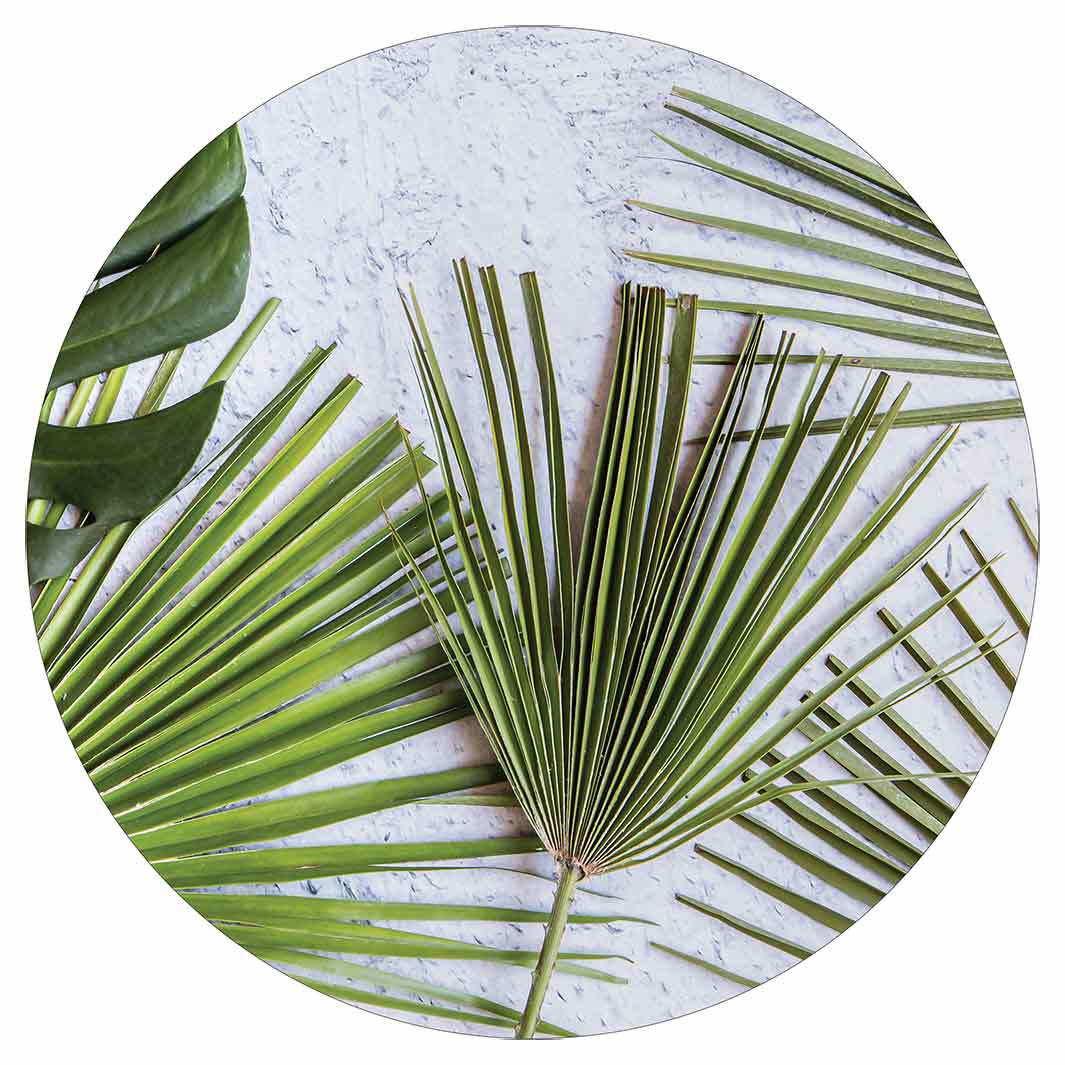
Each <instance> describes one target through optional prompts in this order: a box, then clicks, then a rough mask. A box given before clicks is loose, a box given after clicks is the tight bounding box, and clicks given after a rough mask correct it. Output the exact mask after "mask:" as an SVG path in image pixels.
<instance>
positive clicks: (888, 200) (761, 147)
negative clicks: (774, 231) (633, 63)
mask: <svg viewBox="0 0 1065 1065" xmlns="http://www.w3.org/2000/svg"><path fill="white" fill-rule="evenodd" d="M678 95H680V94H678ZM666 110H667V111H672V112H673V113H674V114H677V115H683V116H684V117H685V118H689V119H691V120H692V121H693V122H696V123H698V124H699V125H700V126H702V127H704V128H705V129H709V130H711V131H713V132H714V133H717V134H718V135H719V136H722V137H725V138H727V139H728V140H731V141H735V143H737V144H740V145H742V146H743V147H744V148H750V149H751V150H752V151H755V152H758V153H760V154H761V155H764V156H766V157H767V158H769V159H772V160H774V161H775V162H778V163H783V164H784V165H785V166H787V167H790V168H791V169H792V170H797V171H798V172H799V173H800V174H806V175H807V176H808V177H813V178H817V179H818V180H819V181H821V182H823V183H824V184H826V185H830V186H831V187H833V188H835V189H839V190H840V191H841V192H846V193H849V194H850V195H851V196H854V197H855V198H856V199H859V200H864V201H865V202H866V203H869V204H871V205H872V206H873V207H879V208H880V210H882V211H883V212H884V213H885V214H889V215H893V216H895V217H896V218H898V219H900V220H902V221H904V222H910V223H913V224H914V225H917V226H920V227H921V228H922V229H926V230H928V231H929V232H931V233H935V232H937V230H936V227H935V225H934V224H933V223H932V220H931V219H930V218H929V217H928V215H926V214H925V213H924V211H922V210H921V208H920V207H918V206H917V204H916V203H914V202H913V200H912V199H910V198H909V196H907V195H905V194H903V195H902V196H898V195H896V194H895V193H894V192H888V191H887V190H886V189H884V188H883V187H882V186H879V185H876V184H873V183H872V182H869V181H867V180H865V179H864V178H861V177H856V176H854V175H853V174H852V173H848V172H847V170H844V169H841V168H839V166H838V164H836V165H826V164H825V163H822V162H819V161H818V159H817V158H810V156H807V155H798V154H796V153H795V152H789V151H786V150H785V149H783V148H779V147H777V146H776V145H775V144H772V143H770V142H769V141H764V140H761V139H760V138H758V137H752V136H751V135H750V134H748V133H745V132H744V131H743V130H741V129H737V128H736V127H735V126H725V125H722V124H721V123H720V122H714V121H713V120H711V119H709V118H705V117H703V116H702V115H697V114H696V113H695V112H694V111H689V110H688V109H687V108H686V107H680V106H679V105H678V104H674V103H668V102H667V103H666ZM747 114H748V115H750V114H752V112H747ZM785 128H787V127H785ZM818 144H819V147H821V148H822V150H825V149H831V147H832V146H831V145H828V144H826V142H824V141H820V142H818ZM836 151H837V152H838V151H840V149H836ZM846 155H847V157H848V159H850V160H860V161H862V162H864V160H862V159H861V156H856V155H854V154H853V153H849V152H848V153H846Z"/></svg>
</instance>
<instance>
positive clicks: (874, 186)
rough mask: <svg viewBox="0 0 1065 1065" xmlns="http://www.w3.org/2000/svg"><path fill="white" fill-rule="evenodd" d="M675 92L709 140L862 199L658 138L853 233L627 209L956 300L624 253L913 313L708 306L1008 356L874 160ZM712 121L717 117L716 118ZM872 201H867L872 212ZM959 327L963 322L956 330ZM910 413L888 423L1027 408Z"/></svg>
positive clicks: (967, 365) (933, 369)
mask: <svg viewBox="0 0 1065 1065" xmlns="http://www.w3.org/2000/svg"><path fill="white" fill-rule="evenodd" d="M673 95H674V96H675V97H676V98H678V99H679V100H682V101H684V102H685V103H686V104H692V105H695V106H696V107H698V108H699V109H700V110H699V111H693V110H691V109H690V108H689V107H687V106H682V105H681V104H678V103H674V102H667V103H666V110H668V111H670V112H671V113H673V114H676V115H678V116H680V117H681V118H683V119H685V120H686V121H687V122H689V123H691V124H692V125H696V126H699V127H701V128H702V129H704V130H709V131H710V133H711V134H713V135H714V136H716V137H720V138H725V139H726V140H729V141H732V142H733V143H736V144H739V145H740V146H741V147H743V148H744V149H746V150H748V151H750V152H753V153H756V154H759V155H762V156H764V157H767V158H769V159H771V160H773V161H775V162H776V163H778V164H781V165H783V166H784V167H786V168H787V169H788V170H790V171H792V172H793V173H794V174H796V175H799V176H800V177H801V178H804V179H810V180H812V181H813V182H815V183H819V184H821V185H824V186H828V187H829V188H831V189H834V190H836V191H842V192H844V193H845V194H847V195H849V196H851V197H854V198H856V199H858V200H860V201H863V203H864V205H865V206H863V207H862V208H860V209H859V208H855V207H852V206H848V205H846V204H844V203H841V202H839V201H838V200H836V199H833V198H826V197H824V196H820V195H815V194H813V193H810V192H806V191H804V190H803V189H802V188H801V187H794V186H792V185H791V184H782V183H779V182H774V181H770V180H768V179H766V178H763V177H759V176H758V175H756V174H754V173H752V172H749V171H746V170H743V169H740V168H738V167H735V166H727V165H725V164H724V163H722V162H720V161H719V160H718V159H716V158H714V156H713V155H712V154H707V152H704V151H698V150H696V149H695V148H693V147H691V146H689V145H687V144H684V143H681V142H680V141H677V140H675V139H673V138H671V137H667V136H665V135H663V134H660V133H656V134H655V135H656V137H658V138H659V140H660V141H662V142H663V143H665V144H667V145H668V146H669V147H670V148H672V149H673V150H674V151H675V152H677V153H678V154H679V156H680V157H681V160H682V161H683V162H685V163H687V164H690V165H692V166H695V167H697V168H699V169H702V170H704V171H706V172H708V173H713V174H716V175H718V176H721V177H724V178H726V179H727V180H729V181H735V182H738V183H740V184H742V185H745V186H747V187H748V188H753V189H755V190H757V191H759V192H762V193H764V194H766V195H768V196H772V197H775V198H777V199H781V200H784V201H786V202H788V203H791V204H793V205H795V206H797V207H799V208H802V209H806V210H809V211H812V212H814V213H815V214H817V215H820V216H823V217H827V218H831V219H833V220H835V221H836V222H838V223H841V224H842V225H844V226H847V227H850V228H851V229H852V230H854V231H855V238H854V239H852V240H846V241H836V240H826V239H823V238H820V237H815V236H810V235H809V234H806V233H799V232H792V231H791V230H785V229H779V228H775V227H771V226H763V225H758V224H755V223H753V222H750V221H748V220H746V219H737V218H726V217H722V216H719V215H710V214H704V213H701V212H698V211H692V210H689V209H687V208H682V207H676V206H669V205H665V204H658V203H649V202H647V201H644V200H638V199H634V200H630V201H629V204H630V205H631V206H633V207H636V208H638V209H640V210H642V211H647V212H650V213H652V214H655V215H658V216H659V217H665V218H671V219H676V220H678V221H682V222H686V223H689V224H692V225H696V226H699V227H702V228H708V229H715V230H724V231H728V232H732V233H738V234H740V235H742V236H745V237H748V238H750V239H753V240H755V241H765V242H770V243H774V244H778V245H783V246H787V247H794V248H799V249H801V250H803V251H806V252H812V253H814V254H817V255H820V256H824V257H826V258H829V259H836V260H842V261H846V262H852V263H857V264H859V265H861V266H864V267H869V268H871V269H873V270H877V271H880V272H882V273H884V274H887V275H889V277H894V278H899V277H901V278H903V279H904V280H907V281H910V282H915V283H916V284H918V285H921V286H924V287H925V288H927V289H931V290H933V291H934V292H937V293H942V294H945V295H947V296H950V297H954V298H953V299H945V298H943V296H942V295H920V294H914V293H912V292H901V291H899V290H898V289H897V288H893V287H889V286H884V285H872V284H859V283H856V282H854V281H849V280H846V279H842V278H837V277H833V276H831V274H829V273H827V272H825V273H822V272H817V273H801V272H797V271H794V270H783V269H770V268H767V267H764V266H757V265H753V264H750V263H743V262H732V261H724V260H720V259H708V258H703V257H699V256H693V255H676V254H670V253H667V252H665V251H661V250H640V249H628V250H627V252H626V253H627V254H628V255H629V256H630V257H632V258H634V259H639V260H643V261H645V262H651V263H656V264H658V265H660V266H666V267H670V268H676V269H681V270H686V271H695V272H699V273H709V274H714V275H717V276H723V277H737V278H743V279H746V280H749V281H755V282H759V283H760V284H763V285H768V286H771V287H773V288H785V289H793V290H796V291H807V292H818V293H822V294H826V295H830V296H836V297H840V298H841V299H843V300H849V301H855V302H859V303H865V304H868V305H872V306H876V307H884V308H887V309H889V310H893V311H898V312H901V313H902V314H903V315H907V316H909V317H903V318H898V319H896V318H884V317H875V316H870V315H867V314H853V313H850V312H840V311H835V310H824V309H815V308H811V307H799V306H795V305H793V304H786V305H778V304H776V302H775V301H774V302H772V303H771V302H770V301H765V302H760V301H757V300H753V301H752V300H747V301H729V300H704V301H702V302H701V304H700V306H701V307H702V308H704V309H706V310H723V311H732V312H740V313H747V314H757V313H762V314H767V315H780V316H783V317H787V318H792V319H798V320H803V321H811V322H817V323H820V324H822V325H827V326H832V327H836V328H840V329H845V330H851V331H856V332H859V333H865V334H867V335H870V336H878V337H883V338H886V339H889V340H894V341H903V342H906V343H911V344H918V345H926V346H932V347H937V348H946V349H952V350H955V351H958V352H961V353H964V354H968V355H974V356H984V357H990V358H993V359H999V360H1004V359H1005V349H1004V348H1003V346H1002V342H1001V340H1000V338H999V337H998V335H997V333H996V332H995V327H994V323H993V321H992V320H991V317H990V315H989V314H988V312H987V310H986V308H985V307H984V306H983V304H982V303H981V301H980V294H979V292H978V291H977V289H976V287H975V285H973V283H972V281H971V280H970V279H969V277H968V276H967V275H966V274H965V273H964V272H963V271H962V270H961V263H960V262H959V261H958V259H957V257H956V256H955V255H954V252H953V251H952V250H951V248H950V246H949V245H948V244H947V243H946V242H945V241H944V240H943V238H942V237H941V236H940V234H939V233H938V231H937V230H936V228H935V226H934V225H933V224H932V222H931V220H930V219H929V218H928V216H927V215H926V214H925V213H924V212H923V211H922V210H921V209H920V207H919V206H918V205H917V204H916V203H915V202H914V200H913V198H912V197H911V196H910V195H909V194H908V193H907V192H906V191H905V190H904V189H903V188H902V186H900V185H899V184H898V182H896V181H895V180H894V179H893V178H891V176H890V175H889V174H888V173H887V171H885V170H884V169H883V168H882V167H880V166H878V165H877V164H876V163H873V162H871V161H870V160H868V159H866V158H865V157H863V156H860V155H857V154H855V153H853V152H849V151H847V150H845V149H841V148H839V147H837V146H836V145H833V144H831V143H829V142H827V141H824V140H821V139H820V138H817V137H813V136H810V135H808V134H804V133H802V132H800V131H797V130H794V129H792V128H791V127H789V126H787V125H785V124H783V123H779V122H775V121H773V120H771V119H768V118H766V117H764V116H762V115H758V114H756V113H755V112H753V111H748V110H746V109H745V108H741V107H737V106H735V105H734V104H730V103H728V102H726V101H724V100H719V99H715V98H713V97H710V96H707V95H705V94H703V93H699V92H694V91H692V90H690V89H684V88H679V87H674V89H673ZM718 118H720V119H723V120H724V121H717V119H718ZM869 207H872V208H873V211H872V212H870V210H869V209H868V208H869ZM864 234H872V235H873V236H874V237H875V238H876V239H878V240H881V241H885V242H887V243H889V244H894V245H896V246H897V247H900V248H902V249H904V250H905V251H906V252H907V253H909V254H910V255H911V256H913V255H918V256H922V257H924V259H925V260H930V261H923V262H922V261H918V260H916V259H914V258H912V257H908V258H901V257H899V256H896V255H886V254H884V253H883V252H881V251H877V250H875V249H874V248H870V247H868V246H866V245H865V244H864V243H863V241H862V235H864ZM914 318H918V319H925V321H926V322H927V320H932V321H934V322H937V323H944V324H942V325H939V324H937V325H928V324H923V323H922V322H920V321H914V320H913V319H914ZM944 326H948V327H955V328H945V327H944ZM958 326H961V327H962V328H960V329H959V328H956V327H958ZM889 361H890V362H891V364H892V365H891V367H890V368H892V369H897V370H899V371H907V370H908V371H910V372H913V373H919V374H936V373H939V374H944V375H947V376H952V377H966V376H971V377H975V378H983V377H991V378H1006V379H1008V378H1009V377H1011V376H1012V375H1011V374H1010V373H1009V370H1008V367H1000V368H994V369H992V370H990V371H989V370H988V368H987V367H986V366H984V365H982V364H981V361H980V359H979V358H977V359H969V360H957V359H939V358H926V359H912V360H911V359H908V358H906V357H900V358H897V359H895V358H893V359H891V360H889ZM844 365H859V361H858V360H854V361H848V362H845V363H844ZM885 368H887V367H885ZM1003 371H1004V372H1003ZM907 415H908V420H900V421H899V422H897V423H896V424H897V425H898V426H899V427H902V426H904V425H908V424H920V425H936V424H951V423H952V421H954V420H955V419H957V420H965V421H968V420H986V419H988V418H1001V417H1006V418H1017V417H1023V410H1022V408H1021V406H1020V401H1019V400H1009V401H1003V402H1001V403H999V404H976V403H974V404H966V405H964V409H963V410H961V411H958V410H954V411H946V410H940V409H938V408H928V409H926V410H924V411H918V410H910V411H908V412H907Z"/></svg>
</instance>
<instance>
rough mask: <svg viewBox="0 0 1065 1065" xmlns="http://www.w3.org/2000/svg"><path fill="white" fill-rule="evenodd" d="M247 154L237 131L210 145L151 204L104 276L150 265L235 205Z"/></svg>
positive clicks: (126, 235)
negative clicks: (159, 250) (151, 258)
mask: <svg viewBox="0 0 1065 1065" xmlns="http://www.w3.org/2000/svg"><path fill="white" fill-rule="evenodd" d="M244 178H245V169H244V152H243V150H242V148H241V143H240V133H239V132H238V130H237V127H236V126H230V127H229V129H227V130H225V131H224V132H222V133H220V134H219V135H218V136H217V137H215V139H214V140H213V141H211V142H210V143H209V144H205V145H204V146H203V147H202V148H201V149H200V150H199V151H198V152H197V153H196V154H195V155H194V156H193V157H192V158H191V159H190V160H189V161H188V162H187V163H186V164H185V165H184V166H183V167H182V168H181V169H180V170H179V171H178V172H177V173H176V174H174V176H173V177H172V178H171V179H170V180H169V181H168V182H167V183H166V184H165V185H164V186H163V187H162V188H161V189H160V190H159V191H158V192H157V193H156V194H155V195H154V196H153V197H152V198H151V199H150V200H149V201H148V203H147V204H145V206H144V208H143V210H141V212H140V213H139V214H138V215H137V217H136V218H134V219H133V221H132V222H131V223H130V225H129V228H127V230H126V232H125V233H123V234H122V236H121V238H120V239H119V241H118V243H117V244H116V245H115V246H114V248H113V249H112V251H111V254H110V255H108V257H107V259H106V260H105V261H104V264H103V266H102V267H101V268H100V274H99V276H100V277H104V276H106V275H108V274H114V273H118V271H120V270H128V269H129V268H130V267H131V266H137V265H139V264H140V263H142V262H144V261H145V259H147V258H148V256H149V255H151V253H152V252H153V251H154V250H155V249H156V248H157V247H163V248H165V247H167V246H168V245H170V244H172V243H173V242H174V241H176V240H178V239H180V238H181V237H183V236H185V234H186V233H188V232H190V231H191V230H193V229H195V228H196V226H198V225H200V223H201V222H204V221H206V220H207V219H208V218H209V217H210V216H211V215H212V214H214V213H215V211H218V210H220V209H221V208H223V207H225V206H227V205H228V204H230V203H232V202H233V200H235V199H236V198H237V197H238V196H240V194H241V192H243V191H244Z"/></svg>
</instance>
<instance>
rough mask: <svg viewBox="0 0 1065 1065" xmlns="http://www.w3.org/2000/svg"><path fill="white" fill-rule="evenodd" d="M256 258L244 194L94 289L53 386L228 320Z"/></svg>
mask: <svg viewBox="0 0 1065 1065" xmlns="http://www.w3.org/2000/svg"><path fill="white" fill-rule="evenodd" d="M250 257H251V255H250V245H249V236H248V210H247V207H246V206H245V204H244V201H243V200H242V199H240V200H236V201H234V202H233V203H231V204H230V205H229V206H228V207H224V208H222V210H220V211H217V212H216V213H215V214H214V215H212V216H211V218H210V219H208V220H207V221H206V222H204V223H203V225H201V226H200V227H199V228H198V229H195V230H193V232H192V233H190V234H189V235H188V236H187V237H184V238H183V239H181V240H179V241H178V242H177V243H176V244H174V245H172V246H171V247H169V248H167V249H166V250H165V251H164V252H162V253H161V254H160V255H157V256H156V257H155V258H154V259H152V261H151V262H149V263H145V265H144V266H142V267H140V268H139V269H137V270H134V271H133V272H132V273H129V274H127V275H126V276H125V277H120V278H119V279H118V280H117V281H113V282H112V283H111V284H109V285H104V286H103V287H102V288H98V289H96V291H95V292H90V293H89V295H87V296H86V297H85V299H83V300H82V302H81V306H80V307H79V308H78V312H77V314H76V315H75V316H74V321H73V322H71V325H70V329H69V330H68V332H67V335H66V339H65V340H64V341H63V346H62V347H61V348H60V350H59V357H58V358H57V359H56V363H55V366H54V368H53V369H52V377H51V380H50V381H49V383H48V387H49V388H55V387H57V386H58V385H62V384H65V383H66V382H68V381H75V380H78V379H80V378H82V377H88V376H90V375H92V374H95V373H100V372H101V371H103V370H110V369H112V368H113V367H115V366H123V365H125V364H126V363H130V362H137V361H139V360H141V359H147V358H149V357H150V356H152V355H160V354H162V353H163V352H164V351H170V350H171V349H172V348H177V347H180V346H181V345H182V344H188V343H191V342H192V341H194V340H202V339H203V338H204V337H206V336H210V335H211V334H212V333H215V332H217V331H218V330H219V329H222V328H224V327H225V326H227V325H229V323H230V322H232V321H233V319H234V318H235V317H236V316H237V312H238V311H239V310H240V305H241V303H242V302H243V299H244V289H245V286H246V285H247V283H248V265H249V261H250Z"/></svg>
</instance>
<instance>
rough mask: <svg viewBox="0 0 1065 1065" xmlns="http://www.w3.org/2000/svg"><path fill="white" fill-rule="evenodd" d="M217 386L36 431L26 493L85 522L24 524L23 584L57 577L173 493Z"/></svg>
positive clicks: (207, 425) (198, 442) (200, 437)
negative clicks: (68, 507)
mask: <svg viewBox="0 0 1065 1065" xmlns="http://www.w3.org/2000/svg"><path fill="white" fill-rule="evenodd" d="M223 387H224V386H223V385H222V384H217V385H212V386H211V387H209V388H205V389H203V390H202V391H200V392H197V393H195V394H194V395H192V396H190V397H189V398H188V399H186V400H183V401H182V402H180V403H175V404H174V405H173V406H171V407H167V408H166V409H165V410H161V411H158V412H156V413H155V414H149V415H147V416H145V417H143V418H130V419H127V420H124V421H117V422H108V423H105V424H102V425H92V426H84V427H82V428H66V427H64V426H59V425H40V426H38V428H37V439H36V441H35V443H34V448H33V458H32V462H31V465H30V485H29V494H30V496H31V497H38V498H43V499H56V500H62V501H63V502H66V503H72V504H75V505H77V506H79V507H81V508H82V509H83V510H85V511H89V512H91V513H92V515H93V522H92V524H90V525H87V526H84V527H83V528H80V529H45V528H43V527H42V526H36V525H28V526H27V555H28V560H29V572H30V581H31V583H32V582H34V581H38V580H41V579H43V578H46V577H57V576H60V575H62V574H63V573H65V572H66V571H67V570H68V569H70V568H71V567H72V566H73V565H74V564H76V563H77V562H78V561H80V559H81V558H82V557H83V556H84V553H85V552H87V551H88V550H89V549H90V548H91V547H92V546H93V545H94V544H96V543H98V542H99V540H100V539H101V538H102V537H103V536H104V534H105V533H106V532H107V531H108V530H109V529H110V528H112V527H114V526H116V525H119V524H121V523H122V522H126V521H131V520H135V519H138V518H142V517H144V515H145V514H148V513H149V512H150V511H152V510H154V509H155V508H156V507H157V506H158V505H159V504H160V503H161V502H162V501H163V500H165V499H166V498H168V497H169V496H170V495H171V494H172V493H173V492H174V491H175V490H176V489H177V488H178V486H179V485H180V484H181V481H182V479H183V478H184V477H185V475H186V474H187V473H188V472H189V470H190V469H191V468H192V465H193V463H194V462H195V461H196V457H197V456H198V455H199V454H200V452H201V451H202V449H203V445H204V441H205V440H206V439H207V437H208V434H209V433H210V431H211V427H212V426H213V425H214V420H215V416H216V415H217V413H218V406H219V404H220V403H221V400H222V389H223ZM79 552H80V554H79Z"/></svg>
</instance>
